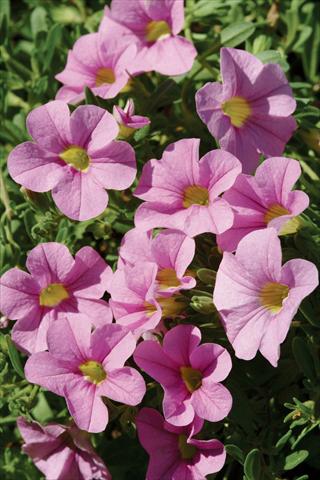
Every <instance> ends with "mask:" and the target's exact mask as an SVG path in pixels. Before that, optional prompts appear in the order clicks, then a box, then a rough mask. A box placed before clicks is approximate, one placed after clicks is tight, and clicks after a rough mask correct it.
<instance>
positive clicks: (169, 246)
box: [151, 230, 195, 278]
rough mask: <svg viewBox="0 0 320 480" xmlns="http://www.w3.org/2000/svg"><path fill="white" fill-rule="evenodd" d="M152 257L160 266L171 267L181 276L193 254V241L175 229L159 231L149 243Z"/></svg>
mask: <svg viewBox="0 0 320 480" xmlns="http://www.w3.org/2000/svg"><path fill="white" fill-rule="evenodd" d="M151 251H152V254H153V257H154V259H155V261H156V262H157V264H158V265H159V267H160V268H164V269H165V268H171V269H174V270H175V271H176V274H177V276H178V278H180V277H182V276H183V275H184V274H185V272H186V270H187V268H188V266H189V265H190V263H191V262H192V260H193V257H194V254H195V242H194V240H193V239H191V238H189V237H187V236H186V235H185V234H184V233H182V232H179V231H177V230H165V231H163V232H160V233H159V234H158V235H157V236H156V238H155V239H154V240H153V242H152V244H151Z"/></svg>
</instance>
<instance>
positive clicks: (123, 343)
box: [90, 324, 136, 371]
mask: <svg viewBox="0 0 320 480" xmlns="http://www.w3.org/2000/svg"><path fill="white" fill-rule="evenodd" d="M101 339H103V341H101ZM135 348H136V340H135V338H134V336H133V335H132V333H131V332H128V331H127V330H126V329H124V328H122V327H121V326H120V325H115V324H109V325H104V326H103V327H101V328H97V329H96V330H95V331H94V332H93V334H92V337H91V347H90V352H91V356H94V357H95V358H96V359H98V360H99V361H100V362H102V363H103V366H104V368H105V369H106V370H107V371H109V370H113V369H115V368H122V367H123V365H124V363H125V362H126V361H127V360H128V358H129V357H131V355H132V354H133V352H134V350H135Z"/></svg>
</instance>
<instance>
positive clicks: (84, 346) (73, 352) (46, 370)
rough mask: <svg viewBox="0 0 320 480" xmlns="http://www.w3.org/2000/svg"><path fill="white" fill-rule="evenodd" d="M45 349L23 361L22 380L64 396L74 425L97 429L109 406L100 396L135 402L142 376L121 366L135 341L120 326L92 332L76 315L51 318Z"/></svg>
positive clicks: (141, 392) (142, 387) (104, 422)
mask: <svg viewBox="0 0 320 480" xmlns="http://www.w3.org/2000/svg"><path fill="white" fill-rule="evenodd" d="M47 341H48V350H49V351H48V352H38V353H34V354H33V355H31V357H29V359H28V360H27V363H26V365H25V375H26V379H27V380H28V381H29V382H31V383H36V384H38V385H41V386H42V387H44V388H46V389H48V390H49V391H51V392H53V393H55V394H57V395H60V396H62V397H65V399H66V402H67V406H68V409H69V412H70V414H71V415H72V417H73V418H74V420H75V422H76V424H77V426H78V427H79V428H81V429H82V430H86V431H88V432H93V433H95V432H102V431H103V430H104V429H105V428H106V426H107V423H108V409H107V407H106V405H105V404H104V402H103V401H102V398H101V397H107V398H110V399H111V400H115V401H117V402H121V403H124V404H126V405H138V403H140V402H141V400H142V398H143V396H144V394H145V391H146V386H145V383H144V380H143V378H142V376H141V375H140V373H139V372H137V370H135V369H134V368H131V367H124V363H125V362H126V360H127V359H128V358H129V357H130V356H131V355H132V353H133V352H134V349H135V347H136V341H135V339H134V337H133V335H132V333H130V332H128V331H127V330H126V329H124V328H122V327H121V326H120V325H115V324H109V325H104V326H103V327H98V328H97V329H95V330H94V331H93V332H92V331H91V323H90V322H88V319H87V318H86V317H83V316H82V315H81V314H77V315H72V314H71V315H68V319H63V320H59V321H57V322H54V323H53V324H52V325H51V326H50V327H49V330H48V334H47Z"/></svg>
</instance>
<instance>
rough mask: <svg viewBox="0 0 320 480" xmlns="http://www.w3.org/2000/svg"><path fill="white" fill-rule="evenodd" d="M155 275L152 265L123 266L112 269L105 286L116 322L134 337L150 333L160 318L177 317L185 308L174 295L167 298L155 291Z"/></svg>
mask: <svg viewBox="0 0 320 480" xmlns="http://www.w3.org/2000/svg"><path fill="white" fill-rule="evenodd" d="M158 273H159V268H158V265H157V264H156V263H151V262H140V263H137V264H135V265H134V266H130V265H125V266H123V267H121V268H120V269H118V270H116V272H115V273H114V275H113V279H112V283H111V284H110V285H109V292H110V294H111V299H110V306H111V308H112V312H113V315H114V317H115V319H116V323H118V324H120V325H123V326H124V327H126V328H127V329H129V330H131V331H132V332H134V334H135V335H137V336H140V335H141V334H143V333H145V332H148V331H150V330H154V329H155V328H156V327H157V326H158V324H159V323H160V320H161V319H162V318H175V317H177V316H180V315H181V314H182V313H183V311H184V310H185V308H186V303H185V301H184V300H183V298H181V297H179V296H178V295H172V296H170V297H168V296H163V295H161V292H158V291H157V290H158V287H159V283H158V281H157V275H158ZM160 275H161V274H160ZM158 278H159V277H158ZM168 288H170V287H168Z"/></svg>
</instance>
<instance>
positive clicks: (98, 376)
mask: <svg viewBox="0 0 320 480" xmlns="http://www.w3.org/2000/svg"><path fill="white" fill-rule="evenodd" d="M79 370H80V371H81V373H82V375H83V376H84V377H85V379H86V380H88V381H89V382H91V383H94V384H96V385H99V383H101V382H103V381H104V380H105V379H106V378H107V374H106V372H105V370H104V368H103V366H102V364H101V363H100V362H96V361H95V360H88V361H87V362H85V363H83V364H82V365H80V367H79Z"/></svg>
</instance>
